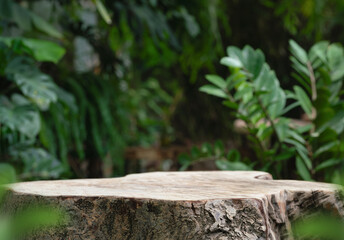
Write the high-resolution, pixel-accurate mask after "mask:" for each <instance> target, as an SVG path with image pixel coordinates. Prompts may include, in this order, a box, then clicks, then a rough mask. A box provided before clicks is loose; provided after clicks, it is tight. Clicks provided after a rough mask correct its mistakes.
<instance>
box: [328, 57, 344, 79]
mask: <svg viewBox="0 0 344 240" xmlns="http://www.w3.org/2000/svg"><path fill="white" fill-rule="evenodd" d="M343 76H344V58H343V60H342V61H341V62H340V63H339V64H338V65H336V67H335V68H334V69H333V70H332V72H331V79H332V81H337V80H340V79H341V78H343Z"/></svg>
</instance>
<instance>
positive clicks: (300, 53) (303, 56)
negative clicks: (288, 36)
mask: <svg viewBox="0 0 344 240" xmlns="http://www.w3.org/2000/svg"><path fill="white" fill-rule="evenodd" d="M289 45H290V51H291V53H292V54H293V55H294V56H295V57H296V58H297V59H298V60H299V61H300V62H301V63H303V64H307V62H308V56H307V52H306V51H305V50H304V49H303V48H301V47H300V46H299V45H298V44H297V43H296V42H295V41H294V40H289Z"/></svg>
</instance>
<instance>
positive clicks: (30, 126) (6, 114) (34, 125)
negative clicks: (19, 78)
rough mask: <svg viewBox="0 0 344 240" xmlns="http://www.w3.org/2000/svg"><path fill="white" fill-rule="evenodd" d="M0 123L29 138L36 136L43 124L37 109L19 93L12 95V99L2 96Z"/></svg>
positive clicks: (0, 97)
mask: <svg viewBox="0 0 344 240" xmlns="http://www.w3.org/2000/svg"><path fill="white" fill-rule="evenodd" d="M0 123H1V124H3V125H4V126H6V127H8V128H9V129H11V130H12V131H18V132H20V133H22V134H24V135H25V136H27V137H28V138H34V137H36V136H37V134H38V133H39V130H40V126H41V123H40V117H39V113H38V112H37V110H36V109H34V108H33V107H32V105H31V103H30V102H29V101H28V100H27V99H25V98H24V97H23V96H21V95H19V94H14V95H12V98H11V100H9V99H8V98H6V97H5V96H0Z"/></svg>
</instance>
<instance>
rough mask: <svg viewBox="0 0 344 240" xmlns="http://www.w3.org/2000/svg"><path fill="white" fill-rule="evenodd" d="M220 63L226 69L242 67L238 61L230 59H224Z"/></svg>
mask: <svg viewBox="0 0 344 240" xmlns="http://www.w3.org/2000/svg"><path fill="white" fill-rule="evenodd" d="M220 63H221V64H223V65H225V66H227V67H233V68H241V67H243V65H242V63H241V62H240V61H239V60H238V59H235V58H232V57H224V58H222V59H221V61H220Z"/></svg>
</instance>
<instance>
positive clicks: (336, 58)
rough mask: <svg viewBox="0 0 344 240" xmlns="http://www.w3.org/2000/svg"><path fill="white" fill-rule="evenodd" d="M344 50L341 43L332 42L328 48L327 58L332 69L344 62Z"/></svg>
mask: <svg viewBox="0 0 344 240" xmlns="http://www.w3.org/2000/svg"><path fill="white" fill-rule="evenodd" d="M343 55H344V50H343V47H342V46H340V45H339V44H331V45H330V46H329V47H328V50H327V59H328V63H329V65H330V69H331V70H333V69H335V68H336V67H337V66H338V65H339V64H340V63H342V62H343Z"/></svg>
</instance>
